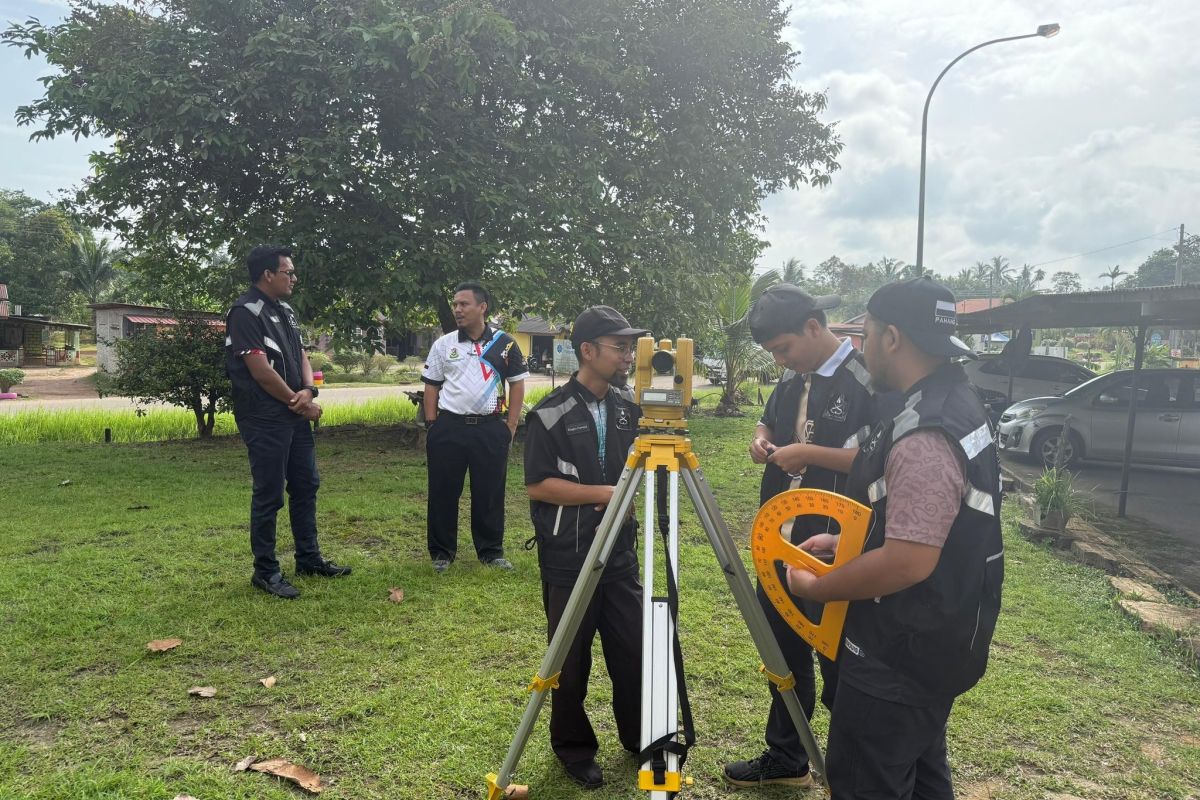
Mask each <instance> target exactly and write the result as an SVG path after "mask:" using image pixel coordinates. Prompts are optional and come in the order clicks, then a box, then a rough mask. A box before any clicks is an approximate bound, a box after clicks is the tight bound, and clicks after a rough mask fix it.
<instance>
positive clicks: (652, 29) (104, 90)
mask: <svg viewBox="0 0 1200 800" xmlns="http://www.w3.org/2000/svg"><path fill="white" fill-rule="evenodd" d="M785 23H786V12H785V9H784V8H783V7H782V5H781V3H779V2H777V0H689V2H685V3H649V2H630V1H629V0H500V2H483V0H458V1H457V2H452V3H445V2H441V0H438V2H434V1H433V0H390V1H385V0H337V2H334V0H317V2H312V0H245V2H239V3H235V4H230V3H223V2H213V0H160V2H155V3H149V2H140V1H139V0H126V1H125V2H117V3H103V2H98V1H96V0H77V1H76V2H75V3H74V4H73V10H72V14H71V16H70V17H69V18H68V19H67V20H66V21H64V22H62V23H61V24H58V25H45V24H42V23H41V22H39V21H37V20H29V21H27V22H25V23H24V24H16V25H13V26H11V27H10V28H9V29H8V30H7V31H6V32H5V33H4V36H3V38H4V39H5V40H6V41H7V42H8V43H9V44H12V45H15V46H18V47H21V48H24V49H25V50H26V51H27V52H28V53H29V54H31V55H32V54H39V55H41V56H43V57H44V58H45V59H46V60H47V61H48V62H49V63H50V65H51V66H52V67H54V68H55V69H56V72H55V73H54V74H52V75H51V76H50V77H49V78H47V79H46V92H45V94H44V96H42V97H41V98H40V99H38V100H37V101H35V102H34V103H32V104H30V105H28V106H24V107H22V108H21V109H20V110H19V111H18V119H19V120H20V121H21V122H22V123H26V124H34V125H37V126H39V127H37V129H36V131H35V136H40V137H55V136H59V135H64V134H70V135H102V136H109V137H112V138H113V139H114V140H115V144H114V146H113V147H112V148H111V149H109V150H108V151H107V152H102V153H99V154H97V155H96V156H94V157H93V166H94V174H93V175H92V176H91V177H89V178H88V179H87V180H86V182H85V185H84V187H83V190H82V192H81V193H80V196H79V198H78V200H79V202H80V205H81V207H82V208H84V209H85V210H86V212H87V214H88V215H89V219H90V220H91V221H93V222H94V223H96V224H103V225H105V226H108V227H110V228H111V229H114V230H116V231H117V232H119V233H120V235H121V236H122V238H123V239H124V241H126V242H127V243H128V244H130V245H132V246H134V247H135V248H138V249H143V250H146V249H154V250H156V251H158V252H160V253H163V254H164V255H165V256H166V258H165V259H158V260H157V262H156V263H158V264H159V265H160V266H159V267H158V268H160V269H165V267H163V266H162V264H163V262H164V261H165V262H168V263H169V262H170V261H172V260H174V257H185V256H186V255H188V254H190V257H191V258H193V259H195V258H196V256H197V254H206V253H210V252H213V251H215V250H219V249H221V248H223V247H225V246H227V245H230V244H232V253H233V255H234V256H235V257H237V256H240V255H241V254H242V253H244V252H245V250H247V249H248V248H249V247H250V246H252V245H253V244H256V243H259V242H261V241H280V242H284V243H287V244H291V245H294V246H295V247H296V248H297V251H298V252H297V259H298V263H299V265H301V266H302V267H303V275H304V278H305V286H304V290H303V291H301V292H299V293H298V294H297V299H298V304H299V305H302V306H307V308H306V309H305V311H306V313H307V315H308V316H310V317H312V316H317V317H319V318H321V319H323V320H324V321H326V322H329V323H332V324H334V325H338V326H340V327H350V326H354V325H357V324H361V323H362V322H363V320H364V317H366V316H367V315H369V314H370V313H373V312H375V311H378V310H383V311H388V310H390V309H393V308H396V307H405V306H409V307H411V306H421V305H425V306H435V307H437V308H439V309H440V311H441V312H442V319H443V322H445V321H446V319H447V316H446V314H447V313H448V308H447V306H446V302H445V297H446V293H447V290H448V289H449V287H451V286H452V285H453V284H454V283H455V282H456V281H458V280H461V279H464V278H480V279H482V280H484V281H487V282H488V283H489V285H490V286H491V287H492V288H493V289H494V291H495V293H496V294H497V295H498V297H499V298H500V299H501V301H502V303H505V302H506V303H507V305H508V306H509V307H515V308H520V307H526V306H533V307H536V308H538V309H539V310H540V311H541V312H542V313H550V314H552V315H556V316H563V317H569V316H571V315H573V314H574V313H576V312H577V311H579V310H580V309H581V308H582V307H584V306H586V305H588V304H590V303H595V302H600V301H606V302H609V303H612V304H614V305H617V306H619V307H621V308H623V309H625V310H627V311H628V313H630V314H633V315H635V316H637V317H638V319H639V320H640V321H641V322H642V323H643V324H647V325H650V326H652V327H654V328H655V330H656V332H657V331H662V332H663V333H664V334H667V335H671V334H674V333H678V332H681V328H683V327H685V326H686V320H687V316H688V314H689V313H691V312H692V310H693V309H694V308H696V307H698V306H700V305H702V304H705V303H708V302H709V301H711V299H712V297H713V295H714V292H715V291H717V287H720V286H721V285H722V284H723V283H724V282H725V279H726V278H727V277H728V276H730V275H733V274H742V272H743V267H742V264H743V263H744V261H743V250H744V241H745V236H746V235H747V234H748V233H749V234H753V233H754V232H756V231H757V230H758V228H759V226H760V225H761V215H760V208H759V203H760V201H761V199H762V198H763V197H764V196H765V195H766V194H767V193H769V192H773V191H775V190H778V189H779V188H781V187H784V186H798V185H801V184H816V185H820V184H824V183H825V182H827V181H828V180H829V176H830V174H831V173H832V172H833V171H834V170H835V169H836V168H837V164H836V162H835V158H836V156H837V153H838V151H839V149H840V144H839V142H838V140H837V138H836V136H835V135H834V133H833V131H832V129H831V127H830V126H829V125H827V124H825V123H824V122H822V121H821V120H820V119H819V115H820V114H821V112H822V111H823V109H824V106H825V98H824V96H823V95H821V94H816V93H810V92H805V91H803V90H801V89H799V88H798V87H797V86H796V85H795V84H793V83H792V82H791V81H790V80H789V75H790V73H791V72H792V71H793V70H794V69H795V68H796V67H797V65H798V62H799V54H798V53H797V52H796V51H794V50H792V49H791V48H790V46H789V45H788V44H787V43H786V42H785V41H783V39H782V38H781V33H782V30H783V27H784V25H785ZM147 268H150V269H153V268H154V267H153V266H151V265H147ZM684 332H685V331H684Z"/></svg>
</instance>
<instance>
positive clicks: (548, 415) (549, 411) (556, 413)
mask: <svg viewBox="0 0 1200 800" xmlns="http://www.w3.org/2000/svg"><path fill="white" fill-rule="evenodd" d="M578 403H579V401H578V400H576V399H575V396H574V395H571V396H570V397H568V398H567V399H566V400H564V401H563V402H562V403H560V404H559V405H556V406H553V407H551V408H539V409H538V410H537V411H536V412H534V413H536V414H537V415H538V419H540V420H541V421H542V424H543V425H545V426H546V430H550V429H551V428H553V427H554V426H555V425H557V424H558V422H559V420H561V419H562V418H563V417H564V416H566V415H567V414H568V413H570V411H571V409H573V408H574V407H575V406H576V405H577V404H578Z"/></svg>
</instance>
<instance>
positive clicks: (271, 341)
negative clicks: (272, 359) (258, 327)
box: [263, 336, 283, 355]
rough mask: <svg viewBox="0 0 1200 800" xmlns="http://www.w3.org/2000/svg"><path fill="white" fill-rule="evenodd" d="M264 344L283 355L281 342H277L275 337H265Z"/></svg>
mask: <svg viewBox="0 0 1200 800" xmlns="http://www.w3.org/2000/svg"><path fill="white" fill-rule="evenodd" d="M263 344H265V345H266V346H267V347H269V348H271V349H272V350H274V351H275V352H276V353H279V354H280V355H283V348H282V347H280V346H279V343H278V342H276V341H275V340H274V339H272V338H271V337H270V336H264V337H263Z"/></svg>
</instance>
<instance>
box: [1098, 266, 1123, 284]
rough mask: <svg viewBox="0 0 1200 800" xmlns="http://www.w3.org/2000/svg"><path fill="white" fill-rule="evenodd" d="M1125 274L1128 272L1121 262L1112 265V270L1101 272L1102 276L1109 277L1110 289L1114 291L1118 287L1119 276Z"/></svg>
mask: <svg viewBox="0 0 1200 800" xmlns="http://www.w3.org/2000/svg"><path fill="white" fill-rule="evenodd" d="M1124 274H1126V273H1125V270H1123V269H1121V265H1120V264H1113V267H1112V269H1110V270H1108V271H1106V272H1101V273H1100V275H1101V277H1104V278H1108V280H1109V284H1108V288H1109V291H1112V290H1113V289H1116V288H1117V278H1118V277H1119V276H1121V275H1124Z"/></svg>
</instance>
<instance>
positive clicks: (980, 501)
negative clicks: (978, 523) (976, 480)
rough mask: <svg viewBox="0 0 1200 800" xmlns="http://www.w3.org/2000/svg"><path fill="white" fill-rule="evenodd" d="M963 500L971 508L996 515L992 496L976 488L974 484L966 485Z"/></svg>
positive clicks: (989, 514)
mask: <svg viewBox="0 0 1200 800" xmlns="http://www.w3.org/2000/svg"><path fill="white" fill-rule="evenodd" d="M963 502H964V503H966V504H967V505H968V506H970V507H971V508H973V509H975V510H976V511H979V512H981V513H983V514H987V515H988V516H992V517H994V516H996V508H995V504H994V503H993V502H992V496H991V495H990V494H988V493H987V492H984V491H981V490H979V489H976V488H975V487H974V486H970V485H968V487H967V493H966V495H964V497H963Z"/></svg>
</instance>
